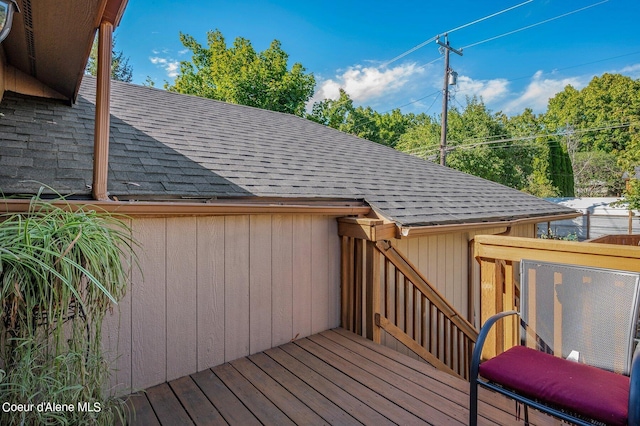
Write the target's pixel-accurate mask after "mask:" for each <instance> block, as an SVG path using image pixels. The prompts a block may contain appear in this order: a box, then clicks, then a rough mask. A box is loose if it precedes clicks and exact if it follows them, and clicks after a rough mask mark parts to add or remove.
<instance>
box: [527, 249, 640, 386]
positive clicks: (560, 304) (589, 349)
mask: <svg viewBox="0 0 640 426" xmlns="http://www.w3.org/2000/svg"><path fill="white" fill-rule="evenodd" d="M639 287H640V273H635V272H628V271H616V270H612V269H602V268H590V267H584V266H576V265H567V264H559V263H548V262H537V261H531V260H522V261H521V263H520V312H521V326H522V327H521V329H520V339H521V343H522V344H523V345H525V346H529V347H533V348H537V349H538V350H543V351H545V352H547V353H551V354H553V355H556V356H561V357H563V358H567V357H568V356H569V355H570V354H571V353H572V352H573V354H572V355H573V356H574V357H575V356H578V357H579V361H580V362H584V363H586V364H589V365H593V366H595V367H599V368H603V369H605V370H609V371H614V372H616V373H621V374H626V375H628V374H629V371H630V368H631V359H632V356H633V350H634V348H635V344H636V339H637V337H638V336H637V330H638V305H639V302H638V297H639V294H640V292H639ZM574 351H575V352H574Z"/></svg>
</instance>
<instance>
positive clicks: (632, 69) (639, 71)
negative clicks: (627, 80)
mask: <svg viewBox="0 0 640 426" xmlns="http://www.w3.org/2000/svg"><path fill="white" fill-rule="evenodd" d="M614 73H616V74H622V75H627V76H629V77H631V78H633V79H638V78H640V64H634V65H628V66H626V67H624V68H622V69H621V70H619V71H614Z"/></svg>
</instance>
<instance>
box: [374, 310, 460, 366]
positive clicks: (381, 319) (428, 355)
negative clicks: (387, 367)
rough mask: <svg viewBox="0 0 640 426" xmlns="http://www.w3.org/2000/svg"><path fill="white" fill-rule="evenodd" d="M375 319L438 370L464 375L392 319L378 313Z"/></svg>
mask: <svg viewBox="0 0 640 426" xmlns="http://www.w3.org/2000/svg"><path fill="white" fill-rule="evenodd" d="M375 320H376V324H377V325H378V326H379V327H381V328H382V329H383V330H384V331H386V332H387V333H389V334H390V335H391V336H393V337H395V338H396V339H397V340H398V341H399V342H400V343H402V344H403V345H405V346H406V347H407V348H409V350H410V351H411V352H413V353H415V354H416V355H418V356H419V357H420V358H422V359H424V360H425V361H427V362H428V363H429V364H431V365H432V366H434V367H435V368H437V369H438V370H442V371H444V372H447V373H449V374H451V375H453V376H456V377H462V376H460V375H459V374H458V373H456V372H455V371H453V370H452V369H451V368H449V366H448V365H446V364H445V363H443V362H442V361H440V360H439V359H438V358H437V357H436V356H435V355H433V354H432V353H431V352H429V351H428V350H426V349H425V348H423V347H422V346H420V345H419V344H418V342H416V341H415V340H413V339H412V338H411V337H410V336H409V335H407V334H406V333H405V332H404V331H402V330H401V329H399V328H398V327H396V326H395V325H394V324H393V323H391V321H389V320H388V319H387V318H385V317H383V316H381V315H380V314H376V316H375Z"/></svg>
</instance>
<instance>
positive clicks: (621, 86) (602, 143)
mask: <svg viewBox="0 0 640 426" xmlns="http://www.w3.org/2000/svg"><path fill="white" fill-rule="evenodd" d="M639 122H640V80H633V79H632V78H630V77H627V76H623V75H620V74H603V75H602V76H599V77H594V78H593V79H592V80H591V81H590V82H589V84H588V85H587V86H586V87H584V88H583V89H582V90H579V91H578V90H576V89H575V88H573V87H572V86H567V87H566V88H565V90H564V91H562V92H560V93H558V94H556V96H554V97H553V98H552V99H550V100H549V107H548V110H547V113H546V114H545V124H546V126H547V129H548V130H549V131H550V132H560V133H562V134H563V135H564V138H565V141H566V143H567V147H568V151H569V153H570V154H571V155H572V156H574V153H575V152H605V153H611V154H613V155H615V156H616V158H617V161H618V165H619V166H620V167H621V168H622V169H623V170H628V171H631V170H632V169H633V167H634V166H636V165H638V164H640V154H639V152H640V149H639V148H640V124H639ZM603 165H604V163H603ZM607 167H608V165H607ZM577 172H578V170H577V169H576V168H575V164H574V173H576V174H577ZM604 173H606V171H602V172H601V174H604ZM608 190H609V192H615V188H609V189H608Z"/></svg>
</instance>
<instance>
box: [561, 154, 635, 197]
mask: <svg viewBox="0 0 640 426" xmlns="http://www.w3.org/2000/svg"><path fill="white" fill-rule="evenodd" d="M572 164H573V170H574V180H575V192H576V196H577V197H606V196H619V195H620V194H621V193H622V191H623V189H624V188H623V187H624V182H623V180H622V174H623V173H624V171H623V169H622V168H621V167H620V166H619V164H618V160H617V157H616V155H615V154H613V153H610V152H604V151H588V152H578V153H576V154H575V156H574V158H573V160H572Z"/></svg>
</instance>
